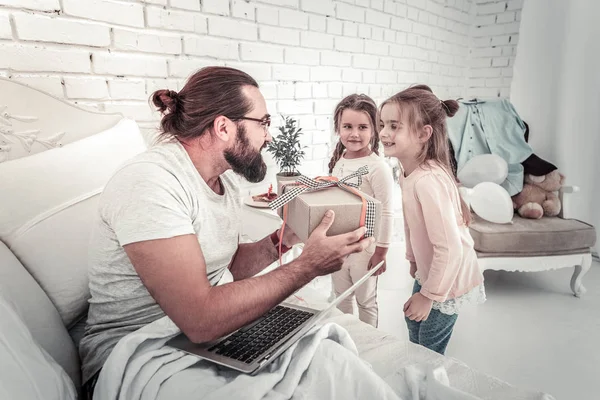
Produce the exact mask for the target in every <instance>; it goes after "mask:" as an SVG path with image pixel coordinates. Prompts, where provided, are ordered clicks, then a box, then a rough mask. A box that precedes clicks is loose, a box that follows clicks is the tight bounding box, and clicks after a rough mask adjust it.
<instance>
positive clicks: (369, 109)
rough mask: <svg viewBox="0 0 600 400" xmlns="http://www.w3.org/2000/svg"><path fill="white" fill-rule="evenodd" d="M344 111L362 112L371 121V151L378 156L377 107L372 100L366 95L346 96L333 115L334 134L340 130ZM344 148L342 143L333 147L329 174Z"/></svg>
mask: <svg viewBox="0 0 600 400" xmlns="http://www.w3.org/2000/svg"><path fill="white" fill-rule="evenodd" d="M344 110H354V111H362V112H364V113H366V114H367V115H368V116H369V120H370V121H371V127H372V129H373V132H372V133H373V136H372V137H371V143H370V144H371V150H372V151H373V152H375V154H377V155H379V131H378V129H377V128H378V127H379V125H378V124H377V105H376V104H375V102H374V101H373V99H372V98H370V97H369V96H367V95H366V94H351V95H349V96H346V97H345V98H343V99H342V101H340V102H339V103H338V105H337V106H336V107H335V113H334V114H333V126H334V129H335V133H336V134H337V133H339V129H340V121H341V119H342V114H343V112H344ZM345 149H346V147H345V146H344V144H343V143H342V141H341V140H340V141H338V143H337V145H336V146H335V150H334V151H333V156H332V157H331V160H330V161H329V173H330V174H331V173H332V172H333V168H334V167H335V164H336V163H337V162H338V160H339V159H340V158H341V157H342V154H344V150H345Z"/></svg>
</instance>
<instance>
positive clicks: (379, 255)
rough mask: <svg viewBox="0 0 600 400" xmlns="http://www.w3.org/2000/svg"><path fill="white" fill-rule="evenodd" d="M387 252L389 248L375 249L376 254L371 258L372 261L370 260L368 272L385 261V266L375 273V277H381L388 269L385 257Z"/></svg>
mask: <svg viewBox="0 0 600 400" xmlns="http://www.w3.org/2000/svg"><path fill="white" fill-rule="evenodd" d="M387 252H388V249H387V247H376V248H375V252H374V253H373V255H372V256H371V259H370V260H369V264H368V265H367V270H370V269H371V268H373V267H375V266H377V264H379V263H380V262H382V261H383V265H382V266H381V268H379V269H378V270H377V271H375V273H374V274H373V276H377V275H381V274H383V273H384V272H385V270H386V269H387V264H386V262H385V256H386V255H387Z"/></svg>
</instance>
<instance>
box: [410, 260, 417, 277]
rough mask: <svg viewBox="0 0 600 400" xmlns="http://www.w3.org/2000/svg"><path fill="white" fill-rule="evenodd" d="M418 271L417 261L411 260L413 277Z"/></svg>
mask: <svg viewBox="0 0 600 400" xmlns="http://www.w3.org/2000/svg"><path fill="white" fill-rule="evenodd" d="M416 273H417V263H416V262H412V261H411V262H410V276H412V278H413V279H416V278H415V274H416Z"/></svg>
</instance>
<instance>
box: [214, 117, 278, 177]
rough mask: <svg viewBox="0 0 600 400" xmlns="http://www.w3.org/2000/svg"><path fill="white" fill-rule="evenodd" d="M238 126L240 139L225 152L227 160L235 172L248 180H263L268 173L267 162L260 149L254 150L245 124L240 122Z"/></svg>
mask: <svg viewBox="0 0 600 400" xmlns="http://www.w3.org/2000/svg"><path fill="white" fill-rule="evenodd" d="M237 128H238V136H237V139H238V140H237V142H236V143H235V144H234V145H233V146H232V147H231V148H229V149H227V150H225V151H224V152H223V154H224V156H225V160H226V161H227V162H228V163H229V165H230V166H231V169H232V170H233V172H235V173H236V174H238V175H241V176H243V177H244V178H245V179H246V180H247V181H249V182H252V183H257V182H261V181H262V180H263V179H265V175H266V174H267V164H265V161H264V160H263V158H262V155H261V154H260V150H254V149H253V148H252V146H251V145H250V141H249V140H248V137H247V136H246V129H245V128H244V126H243V125H241V124H239V125H238V127H237ZM263 147H264V146H263Z"/></svg>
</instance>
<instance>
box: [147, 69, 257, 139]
mask: <svg viewBox="0 0 600 400" xmlns="http://www.w3.org/2000/svg"><path fill="white" fill-rule="evenodd" d="M246 85H248V86H254V87H258V83H256V80H254V78H252V77H251V76H250V75H248V74H247V73H245V72H242V71H240V70H237V69H234V68H229V67H205V68H202V69H201V70H199V71H197V72H196V73H194V74H193V75H192V76H191V77H190V78H189V79H188V81H187V82H186V84H185V85H184V86H183V88H182V89H181V91H180V92H179V93H177V92H175V91H173V90H165V89H162V90H157V91H156V92H154V93H153V94H152V97H151V100H152V103H154V105H155V106H156V107H157V108H158V111H160V112H161V113H162V114H163V117H162V120H161V121H160V127H161V134H160V138H161V139H173V138H176V139H193V138H197V137H200V136H202V135H203V134H204V132H206V131H207V130H208V129H209V128H210V127H211V126H212V124H213V123H214V121H215V119H216V118H217V117H218V116H220V115H223V116H226V117H228V118H229V119H231V120H232V121H236V120H239V119H240V118H241V117H243V116H244V115H246V114H247V113H248V112H249V111H250V110H252V107H253V104H252V101H251V100H250V99H248V98H247V97H246V96H245V95H244V94H243V93H242V88H243V87H244V86H246Z"/></svg>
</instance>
